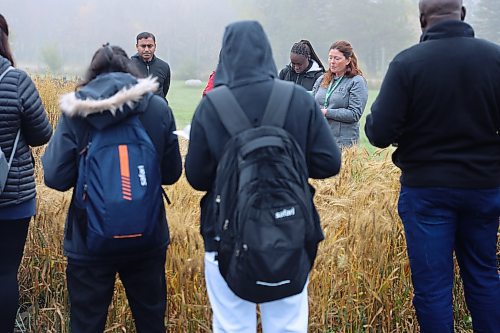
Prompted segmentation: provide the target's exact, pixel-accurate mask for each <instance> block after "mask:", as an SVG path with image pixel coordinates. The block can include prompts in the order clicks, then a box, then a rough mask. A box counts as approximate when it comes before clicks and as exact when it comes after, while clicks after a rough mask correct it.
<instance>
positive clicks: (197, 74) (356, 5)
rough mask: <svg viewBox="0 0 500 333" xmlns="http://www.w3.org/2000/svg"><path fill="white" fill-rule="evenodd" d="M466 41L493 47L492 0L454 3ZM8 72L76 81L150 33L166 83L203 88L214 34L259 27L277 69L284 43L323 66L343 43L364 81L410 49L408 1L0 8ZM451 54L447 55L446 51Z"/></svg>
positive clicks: (193, 1) (495, 8)
mask: <svg viewBox="0 0 500 333" xmlns="http://www.w3.org/2000/svg"><path fill="white" fill-rule="evenodd" d="M464 5H465V6H466V8H467V10H468V11H467V17H466V22H468V23H470V24H472V25H473V27H474V29H475V31H476V36H477V37H482V38H487V39H489V40H492V41H495V42H496V43H500V19H499V17H500V16H499V15H500V0H464ZM0 12H1V13H2V14H3V15H4V16H5V17H6V19H7V22H8V23H9V28H10V36H9V41H10V44H11V47H12V51H13V53H14V59H15V61H16V62H17V64H16V65H17V66H18V67H20V68H24V69H26V70H28V71H30V72H42V73H46V72H51V73H56V74H63V75H81V74H82V73H83V72H84V70H85V69H86V68H87V66H88V64H89V63H90V59H91V57H92V54H93V53H94V52H95V51H96V50H97V48H98V47H99V46H100V45H102V44H103V43H105V42H110V43H111V44H113V45H118V46H121V47H123V48H124V49H125V50H126V51H127V53H128V54H129V56H131V55H133V54H135V52H136V51H135V43H136V40H135V37H136V35H137V34H138V33H139V32H142V31H149V32H152V33H153V34H155V36H156V42H157V49H156V55H157V56H158V57H160V58H162V59H163V60H165V61H167V62H168V63H169V64H170V66H171V69H172V79H173V80H175V79H183V80H184V79H188V78H195V79H201V80H202V81H205V80H206V79H207V77H208V75H209V73H210V72H211V71H212V70H213V69H214V68H215V66H216V64H217V59H218V54H219V49H220V46H221V41H222V35H223V32H224V27H225V26H226V25H227V24H228V23H231V22H234V21H237V20H242V19H254V20H258V21H260V22H261V24H262V25H263V27H264V30H265V31H266V33H267V35H268V37H269V40H270V42H271V45H272V48H273V55H274V59H275V61H276V66H277V68H278V71H279V70H280V69H281V68H283V67H284V66H285V65H286V64H288V62H289V54H290V48H291V47H292V45H293V43H295V42H297V41H299V40H301V39H308V40H310V41H311V43H312V45H313V47H314V49H315V51H316V53H317V54H318V55H319V57H320V58H321V60H322V61H323V64H324V65H326V61H325V60H326V58H327V54H328V48H329V46H330V45H331V44H332V43H333V42H334V41H336V40H339V39H346V40H348V41H350V42H351V43H352V45H353V47H354V51H355V53H356V54H357V56H358V58H359V61H360V66H361V69H362V70H363V71H364V73H365V74H366V77H367V78H368V80H369V81H370V80H375V81H377V80H380V79H381V78H382V77H383V75H384V73H385V70H386V69H387V66H388V64H389V62H390V60H391V59H392V58H393V56H394V55H395V54H396V53H397V52H399V51H401V50H402V49H404V48H406V47H408V46H410V45H413V44H415V43H417V42H418V39H419V36H420V33H421V32H420V27H419V22H418V0H329V1H327V2H325V1H319V0H252V1H249V0H149V1H140V0H86V1H77V0H40V1H34V0H32V1H29V0H2V4H1V6H0ZM450 51H452V50H450Z"/></svg>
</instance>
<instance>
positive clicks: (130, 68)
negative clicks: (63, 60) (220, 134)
mask: <svg viewBox="0 0 500 333" xmlns="http://www.w3.org/2000/svg"><path fill="white" fill-rule="evenodd" d="M136 77H138V73H137V70H136V68H135V66H134V65H133V64H132V62H131V60H130V59H129V58H128V57H127V54H126V53H125V51H123V49H122V48H120V47H117V46H112V47H111V46H109V45H104V46H103V47H101V48H99V49H98V50H97V51H96V53H95V54H94V56H93V58H92V61H91V64H90V68H89V70H88V72H87V75H86V78H85V80H84V82H83V83H81V84H80V85H79V87H78V88H77V91H76V92H73V93H69V94H66V95H64V96H62V98H61V100H60V107H61V109H62V114H61V117H60V118H59V123H58V125H57V129H56V131H55V133H54V136H53V138H52V140H51V141H50V142H49V145H48V147H47V150H46V152H45V154H44V156H43V157H42V162H43V168H44V180H45V184H46V185H47V186H49V187H51V188H54V189H56V190H59V191H66V190H69V189H70V188H72V187H75V184H76V181H77V177H78V165H79V163H78V161H79V158H80V155H79V152H80V151H81V149H82V147H85V146H86V140H88V133H89V131H93V130H100V129H103V128H105V127H107V126H113V125H115V124H117V123H118V122H120V121H122V120H123V119H125V118H127V117H131V116H134V115H139V119H140V121H141V123H142V125H143V126H144V128H145V130H146V132H147V133H148V135H149V137H150V139H151V141H152V143H153V145H154V146H155V148H156V152H157V157H158V162H159V164H160V173H161V183H162V184H164V185H168V184H173V183H175V182H176V181H177V180H178V179H179V177H180V175H181V170H182V166H181V156H180V152H179V144H178V140H177V136H176V135H175V134H173V133H172V132H173V131H174V130H175V128H176V126H175V121H174V117H173V115H172V110H171V109H170V108H169V107H168V104H167V102H166V101H165V99H164V98H161V97H159V96H157V95H154V92H155V91H156V90H157V89H158V83H157V82H156V78H145V79H137V78H136ZM162 216H163V217H162V219H163V223H159V224H158V226H157V227H156V229H157V230H156V232H155V238H154V239H153V240H152V241H151V243H152V244H151V249H148V250H147V251H142V252H141V251H138V252H137V253H134V255H127V256H123V255H122V256H113V257H111V256H103V255H99V256H97V255H95V254H94V255H93V254H91V252H89V249H88V247H87V243H86V230H87V229H86V223H87V218H86V215H85V210H83V209H80V208H77V206H76V205H75V195H73V198H72V201H71V204H70V207H69V211H68V216H67V219H66V226H65V237H64V253H65V255H66V256H67V257H68V266H67V269H66V279H67V284H68V292H69V301H70V306H71V314H70V325H71V331H72V332H73V333H79V332H103V331H104V328H105V324H106V317H107V312H108V307H109V304H110V302H111V299H112V296H113V290H114V284H115V276H116V274H117V273H118V274H119V275H120V279H121V281H122V283H123V285H124V287H125V289H126V291H127V298H128V301H129V304H130V307H131V309H132V315H133V317H134V321H135V326H136V328H137V332H148V333H151V332H153V333H154V332H158V333H159V332H162V333H163V332H165V326H164V318H165V311H166V297H165V295H166V292H167V290H166V279H165V259H166V249H167V245H168V243H169V232H168V226H167V223H166V218H165V214H163V215H162Z"/></svg>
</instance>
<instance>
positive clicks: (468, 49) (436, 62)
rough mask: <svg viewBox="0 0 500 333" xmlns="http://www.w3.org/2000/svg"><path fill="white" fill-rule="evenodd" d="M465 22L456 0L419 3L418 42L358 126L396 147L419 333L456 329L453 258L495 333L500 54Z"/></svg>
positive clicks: (480, 318) (480, 316)
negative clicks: (364, 123) (419, 26)
mask: <svg viewBox="0 0 500 333" xmlns="http://www.w3.org/2000/svg"><path fill="white" fill-rule="evenodd" d="M464 17H465V8H464V7H463V6H462V1H461V0H421V1H420V23H421V26H422V31H423V34H422V37H421V40H420V43H419V44H418V45H415V46H413V47H410V48H409V49H407V50H405V51H403V52H401V53H400V54H398V55H397V56H396V57H395V58H394V60H393V61H392V62H391V64H390V66H389V69H388V71H387V74H386V77H385V79H384V81H383V83H382V87H381V90H380V93H379V96H378V97H377V99H376V101H375V102H374V104H373V106H372V114H371V115H368V117H367V121H366V126H365V131H366V135H367V137H368V138H369V140H370V142H371V143H372V144H373V145H375V146H377V147H381V148H383V147H387V146H389V145H390V144H395V145H396V146H397V149H396V151H395V152H394V154H393V161H394V163H395V164H396V165H397V166H398V167H399V168H400V169H401V171H402V175H401V193H400V197H399V204H398V210H399V214H400V216H401V219H402V221H403V224H404V228H405V233H406V241H407V249H408V256H409V259H410V266H411V271H412V280H413V285H414V289H415V297H414V299H413V304H414V306H415V309H416V312H417V318H418V321H419V324H420V327H421V332H452V331H453V308H452V288H453V268H454V267H453V251H455V254H456V257H457V260H458V263H459V265H460V274H461V276H462V280H463V283H464V291H465V297H466V301H467V306H468V308H469V310H470V312H471V315H472V322H473V326H474V331H477V332H498V329H499V328H500V303H499V302H498V300H499V299H500V280H499V276H498V271H497V269H498V268H497V262H496V246H497V231H498V226H499V216H500V134H499V133H500V47H499V46H498V45H496V44H493V43H490V42H487V41H485V40H480V39H476V38H474V31H473V29H472V27H471V26H469V25H468V24H466V23H464V22H462V21H463V20H464Z"/></svg>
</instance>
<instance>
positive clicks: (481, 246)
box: [398, 186, 500, 333]
mask: <svg viewBox="0 0 500 333" xmlns="http://www.w3.org/2000/svg"><path fill="white" fill-rule="evenodd" d="M398 210H399V214H400V216H401V219H402V221H403V224H404V228H405V234H406V243H407V249H408V256H409V259H410V268H411V273H412V281H413V287H414V293H415V295H414V298H413V304H414V306H415V310H416V312H417V318H418V322H419V324H420V329H421V332H422V333H426V332H431V333H434V332H440V333H446V332H453V306H452V304H453V296H452V290H453V269H454V267H453V252H454V251H455V256H456V258H457V261H458V264H459V267H460V275H461V278H462V281H463V284H464V292H465V300H466V303H467V307H468V309H469V311H470V313H471V316H472V325H473V328H474V332H491V333H498V332H500V279H499V274H498V267H497V261H496V247H497V232H498V226H499V218H500V188H497V189H491V190H465V189H446V188H409V187H405V186H403V187H402V188H401V193H400V197H399V204H398Z"/></svg>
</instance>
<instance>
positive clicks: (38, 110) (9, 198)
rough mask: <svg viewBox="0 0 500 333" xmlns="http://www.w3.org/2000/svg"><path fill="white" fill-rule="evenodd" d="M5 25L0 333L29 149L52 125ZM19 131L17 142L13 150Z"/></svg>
mask: <svg viewBox="0 0 500 333" xmlns="http://www.w3.org/2000/svg"><path fill="white" fill-rule="evenodd" d="M8 35H9V28H8V25H7V21H6V20H5V18H4V17H3V16H2V15H1V14H0V75H1V74H3V73H4V72H5V71H7V72H6V73H5V75H4V77H3V78H2V80H1V82H0V147H1V148H2V151H3V152H4V153H5V156H6V157H7V159H9V158H10V156H11V154H13V153H14V158H13V160H12V165H11V167H10V170H9V173H8V177H7V182H6V185H5V188H4V189H3V192H2V193H1V194H0V332H12V331H13V330H14V320H15V316H16V312H17V307H18V302H19V287H18V282H17V271H18V269H19V265H20V263H21V259H22V256H23V251H24V243H25V242H26V236H27V233H28V225H29V221H30V220H31V218H32V217H33V216H34V215H35V207H36V199H35V195H36V193H35V179H34V168H33V166H34V162H33V158H32V155H31V149H30V146H32V147H33V146H41V145H43V144H44V143H47V142H48V141H49V139H50V136H51V135H52V127H51V125H50V123H49V120H48V118H47V114H46V112H45V109H44V107H43V105H42V101H41V100H40V96H39V95H38V91H37V90H36V87H35V85H34V84H33V81H31V79H30V78H29V76H28V75H27V74H26V73H25V72H23V71H20V70H18V69H15V68H13V67H11V66H14V60H13V57H12V53H11V51H10V47H9V41H8ZM18 131H19V139H18V144H17V147H16V149H15V151H14V152H13V148H14V142H15V140H16V136H17V133H18Z"/></svg>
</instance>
